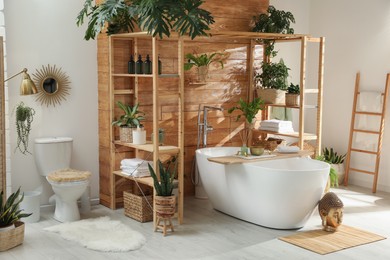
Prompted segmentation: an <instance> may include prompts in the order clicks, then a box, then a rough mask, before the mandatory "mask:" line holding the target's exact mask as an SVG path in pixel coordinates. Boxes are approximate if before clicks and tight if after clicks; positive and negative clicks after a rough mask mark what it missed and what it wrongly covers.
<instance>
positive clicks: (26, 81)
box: [4, 68, 38, 96]
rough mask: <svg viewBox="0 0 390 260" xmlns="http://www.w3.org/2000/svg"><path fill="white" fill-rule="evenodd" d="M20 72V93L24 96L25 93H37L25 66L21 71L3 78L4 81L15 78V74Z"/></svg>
mask: <svg viewBox="0 0 390 260" xmlns="http://www.w3.org/2000/svg"><path fill="white" fill-rule="evenodd" d="M22 73H23V80H22V83H21V84H20V95H21V96H25V95H32V94H36V93H38V90H37V87H36V86H35V84H34V82H33V81H32V80H31V78H30V75H28V73H27V69H26V68H24V69H23V70H22V71H21V72H19V73H17V74H15V75H13V76H12V77H10V78H8V79H6V80H4V82H7V81H8V80H10V79H13V78H15V77H16V76H18V75H20V74H22Z"/></svg>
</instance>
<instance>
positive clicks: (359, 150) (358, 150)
mask: <svg viewBox="0 0 390 260" xmlns="http://www.w3.org/2000/svg"><path fill="white" fill-rule="evenodd" d="M351 151H353V152H358V153H369V154H375V155H377V154H378V152H373V151H368V150H361V149H353V148H352V149H351Z"/></svg>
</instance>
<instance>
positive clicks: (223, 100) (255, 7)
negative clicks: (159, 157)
mask: <svg viewBox="0 0 390 260" xmlns="http://www.w3.org/2000/svg"><path fill="white" fill-rule="evenodd" d="M268 5H269V0H246V1H241V2H240V1H236V0H206V2H205V3H204V5H203V6H202V7H203V8H205V9H207V10H208V11H210V12H211V13H212V15H213V16H214V18H215V21H216V23H215V24H213V25H212V26H211V28H212V29H213V30H218V31H220V30H229V31H250V24H251V20H252V17H253V16H255V15H258V14H259V13H260V12H265V11H266V9H267V8H268ZM97 42H98V57H97V58H98V72H99V85H98V88H99V90H98V93H99V128H100V131H99V142H100V146H99V149H100V156H99V162H100V191H101V192H100V193H101V195H100V198H101V202H102V204H103V205H106V206H109V198H110V196H111V194H110V192H111V190H110V189H111V188H110V186H109V185H110V182H109V177H110V176H111V175H112V173H111V172H110V169H111V168H112V167H114V165H113V164H114V163H115V162H111V161H110V156H109V149H110V146H109V144H110V136H109V135H110V128H111V122H110V118H111V117H110V115H111V113H112V111H111V110H110V109H111V108H110V97H109V93H108V86H109V77H108V75H109V70H108V64H109V62H108V37H107V36H106V35H105V34H101V35H100V36H99V37H98V40H97ZM120 45H121V46H117V47H116V48H115V60H116V65H115V72H116V73H126V72H127V62H128V60H129V57H130V54H132V53H131V52H132V48H133V46H132V43H131V42H130V41H123V43H121V44H120ZM159 48H160V52H161V53H160V59H161V61H162V64H163V65H162V71H163V73H165V74H168V73H176V72H177V70H178V68H177V64H178V63H177V51H176V50H177V48H176V47H175V46H172V42H169V41H162V42H160V46H159ZM248 51H249V42H248V41H243V40H237V39H232V40H229V41H219V40H218V41H213V42H210V41H204V40H200V39H196V41H193V42H186V43H185V53H198V54H201V53H210V52H224V53H226V54H227V55H226V59H225V60H224V69H221V68H219V67H218V66H217V65H216V64H213V65H212V66H211V67H210V74H209V79H208V80H207V84H204V85H196V84H192V83H193V82H195V81H196V79H197V74H196V70H195V69H192V70H190V71H186V72H185V105H184V117H185V128H184V132H185V158H184V161H185V165H184V171H185V172H184V183H185V185H184V186H185V188H184V193H185V195H187V196H188V195H193V194H194V191H195V189H194V185H193V184H192V181H191V175H192V171H193V165H194V156H195V149H196V144H197V138H196V137H197V115H198V107H199V105H202V106H203V105H210V106H221V107H223V108H224V111H223V112H219V111H218V112H214V111H213V112H210V113H209V115H208V118H209V122H210V124H211V125H212V126H213V128H214V129H215V130H214V131H212V132H210V134H209V135H208V142H209V143H208V145H209V146H221V145H237V146H240V145H241V140H240V137H239V135H238V134H235V135H234V134H231V133H232V132H233V131H235V130H237V129H241V128H242V127H243V123H242V122H235V120H234V118H233V116H232V115H229V114H228V113H227V109H228V108H230V107H232V106H233V105H235V104H236V102H237V101H238V100H239V98H240V97H243V98H245V97H246V96H247V95H248V87H249V80H250V75H248V72H249V70H248V68H247V58H248ZM260 51H262V50H256V52H260ZM138 53H139V54H141V55H142V58H143V60H144V59H145V57H146V54H151V44H150V41H148V42H141V41H139V42H138ZM138 53H134V55H135V59H136V58H137V57H136V55H137V54H138ZM258 64H259V62H258ZM139 81H140V85H142V86H143V87H142V88H140V89H139V93H140V96H139V100H138V102H139V103H140V110H141V111H144V112H145V113H147V118H146V120H145V122H144V125H145V128H146V130H147V138H148V139H149V138H150V134H151V129H152V121H151V119H152V116H151V114H152V113H151V111H152V105H153V104H152V102H151V101H152V100H151V98H150V97H151V91H152V81H151V79H147V78H142V79H139ZM116 83H118V84H119V85H120V86H123V89H125V88H127V87H129V86H131V84H132V81H131V80H122V81H121V82H116ZM159 83H160V88H161V89H163V90H165V91H172V92H176V91H175V88H176V86H177V80H176V79H163V80H160V82H159ZM116 98H117V99H119V100H122V101H124V102H126V101H127V100H126V97H125V96H123V97H122V96H117V97H116ZM113 109H114V113H115V114H119V111H118V110H117V109H115V107H114V108H113ZM177 118H178V116H177V103H176V100H175V99H174V98H172V97H170V98H161V99H160V118H159V120H160V126H161V127H162V128H164V129H165V131H166V142H165V143H166V144H173V145H175V144H176V143H177V136H175V134H174V133H176V129H175V128H176V127H177ZM117 134H118V133H117V131H116V130H115V131H114V135H117ZM124 155H127V154H126V153H124ZM116 163H117V164H118V162H116ZM118 184H119V185H120V188H119V189H118V190H117V192H121V191H122V190H123V189H124V187H125V184H124V183H118ZM116 196H120V194H116Z"/></svg>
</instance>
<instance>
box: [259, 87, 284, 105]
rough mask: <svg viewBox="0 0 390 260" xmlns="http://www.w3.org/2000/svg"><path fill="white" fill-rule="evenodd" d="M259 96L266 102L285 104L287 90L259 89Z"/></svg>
mask: <svg viewBox="0 0 390 260" xmlns="http://www.w3.org/2000/svg"><path fill="white" fill-rule="evenodd" d="M256 91H257V96H258V97H260V98H261V99H262V100H264V103H265V104H283V105H284V104H285V99H286V98H285V96H286V95H285V94H286V92H285V91H283V90H280V89H272V88H266V89H257V90H256Z"/></svg>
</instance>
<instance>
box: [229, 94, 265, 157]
mask: <svg viewBox="0 0 390 260" xmlns="http://www.w3.org/2000/svg"><path fill="white" fill-rule="evenodd" d="M263 104H264V101H263V100H262V99H261V98H259V97H256V98H254V99H253V100H252V101H249V102H246V101H244V100H243V99H242V98H240V100H239V101H238V105H237V106H234V107H231V108H229V109H228V113H229V114H231V113H233V111H235V110H239V111H241V114H239V115H238V116H237V117H236V121H238V120H240V118H241V117H242V116H244V117H245V119H246V123H247V124H248V127H245V128H244V130H243V134H241V133H240V137H241V140H242V144H243V145H242V147H241V151H240V153H241V155H247V154H248V148H247V145H248V140H249V138H250V135H251V132H252V129H253V128H254V126H255V123H256V115H257V113H258V112H259V111H260V110H262V109H263V108H264V106H263Z"/></svg>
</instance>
